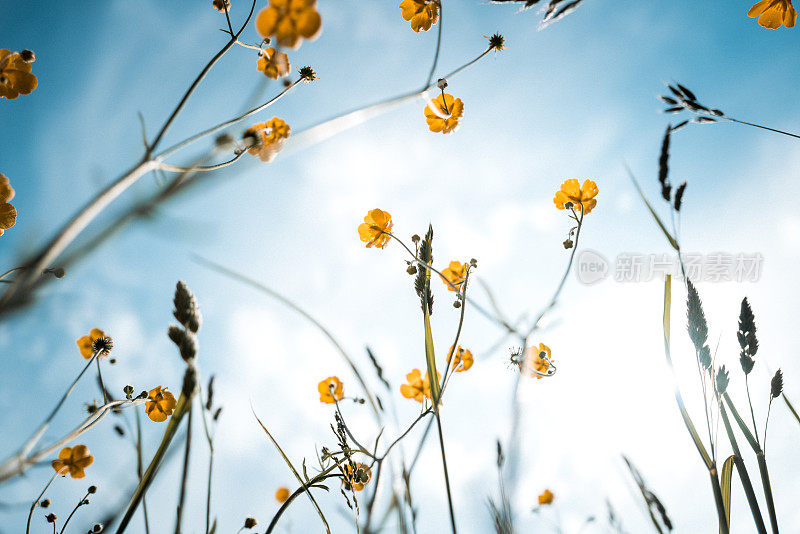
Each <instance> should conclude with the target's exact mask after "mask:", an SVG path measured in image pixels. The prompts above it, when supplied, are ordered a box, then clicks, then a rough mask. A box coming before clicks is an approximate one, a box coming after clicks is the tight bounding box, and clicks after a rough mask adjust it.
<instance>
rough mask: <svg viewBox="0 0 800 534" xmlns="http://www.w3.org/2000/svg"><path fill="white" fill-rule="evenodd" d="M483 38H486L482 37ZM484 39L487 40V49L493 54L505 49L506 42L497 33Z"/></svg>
mask: <svg viewBox="0 0 800 534" xmlns="http://www.w3.org/2000/svg"><path fill="white" fill-rule="evenodd" d="M484 37H486V36H485V35H484ZM486 38H487V39H488V40H489V48H490V49H492V50H494V51H495V52H499V51H501V50H505V49H506V40H505V38H504V37H503V36H502V35H500V34H499V33H495V34H494V35H492V36H491V37H486Z"/></svg>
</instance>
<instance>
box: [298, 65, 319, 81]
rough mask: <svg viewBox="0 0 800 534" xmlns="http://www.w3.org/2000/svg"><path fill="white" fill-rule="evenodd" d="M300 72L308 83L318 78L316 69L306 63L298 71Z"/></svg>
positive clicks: (301, 77)
mask: <svg viewBox="0 0 800 534" xmlns="http://www.w3.org/2000/svg"><path fill="white" fill-rule="evenodd" d="M297 72H298V73H299V74H300V79H301V80H303V81H304V82H306V83H309V82H313V81H314V80H316V79H317V73H316V72H314V69H312V68H311V67H309V66H308V65H306V66H305V67H300V69H299V70H298V71H297Z"/></svg>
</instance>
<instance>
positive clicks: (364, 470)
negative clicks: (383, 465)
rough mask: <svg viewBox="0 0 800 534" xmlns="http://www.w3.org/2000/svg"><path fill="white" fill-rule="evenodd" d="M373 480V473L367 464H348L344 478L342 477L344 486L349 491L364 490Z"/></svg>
mask: <svg viewBox="0 0 800 534" xmlns="http://www.w3.org/2000/svg"><path fill="white" fill-rule="evenodd" d="M371 478H372V471H371V470H370V468H369V466H367V465H366V464H355V465H354V464H352V463H347V464H345V466H344V477H342V484H343V485H344V489H345V490H347V491H351V490H352V491H361V490H363V489H364V486H366V485H367V484H368V483H369V481H370V479H371Z"/></svg>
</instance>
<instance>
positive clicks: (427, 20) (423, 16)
mask: <svg viewBox="0 0 800 534" xmlns="http://www.w3.org/2000/svg"><path fill="white" fill-rule="evenodd" d="M399 7H400V9H402V10H403V18H404V19H405V20H408V21H410V22H411V29H412V30H414V31H415V32H417V33H419V31H420V30H423V31H428V30H430V29H431V26H433V25H434V24H436V22H437V21H438V20H439V2H438V0H403V1H402V2H400V6H399Z"/></svg>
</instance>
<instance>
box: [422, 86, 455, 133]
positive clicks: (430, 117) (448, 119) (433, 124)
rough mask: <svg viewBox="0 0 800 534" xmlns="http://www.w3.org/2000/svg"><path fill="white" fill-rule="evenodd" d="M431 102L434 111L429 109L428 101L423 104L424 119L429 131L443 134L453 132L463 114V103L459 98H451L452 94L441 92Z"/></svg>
mask: <svg viewBox="0 0 800 534" xmlns="http://www.w3.org/2000/svg"><path fill="white" fill-rule="evenodd" d="M431 102H433V104H434V105H435V106H436V111H434V110H432V109H431V104H430V103H428V105H426V106H425V120H426V121H427V122H428V128H429V129H430V131H432V132H436V133H438V132H441V133H443V134H449V133H451V132H454V131H455V130H456V128H458V122H459V121H460V120H461V116H462V115H464V103H463V102H461V99H460V98H456V99H453V95H451V94H447V93H442V94H440V95H439V96H437V97H436V98H434V99H433V100H432V101H431Z"/></svg>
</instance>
